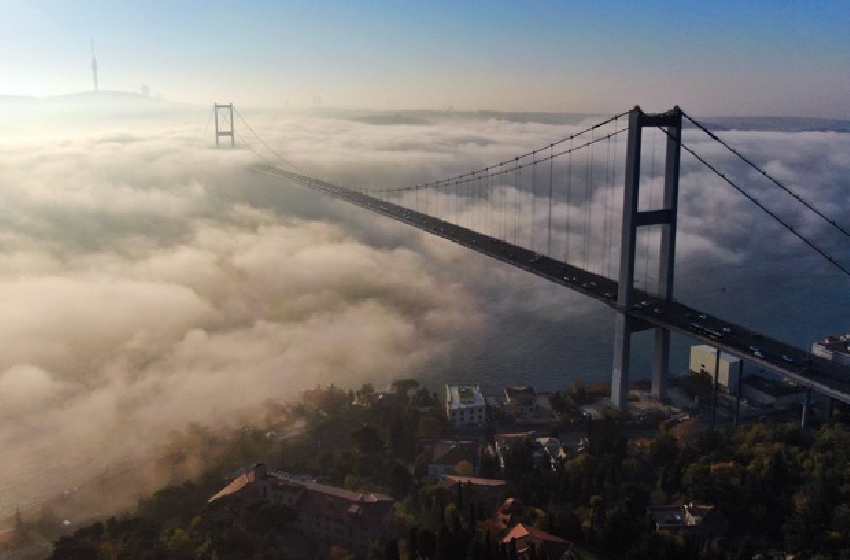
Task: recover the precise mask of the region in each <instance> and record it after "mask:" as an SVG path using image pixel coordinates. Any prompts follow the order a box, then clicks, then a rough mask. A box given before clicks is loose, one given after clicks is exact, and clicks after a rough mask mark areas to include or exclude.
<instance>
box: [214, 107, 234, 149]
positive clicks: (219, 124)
mask: <svg viewBox="0 0 850 560" xmlns="http://www.w3.org/2000/svg"><path fill="white" fill-rule="evenodd" d="M213 112H214V113H215V115H214V116H215V147H216V148H219V147H220V144H219V138H221V137H222V136H224V137H227V136H229V137H230V147H231V148H233V147H235V146H236V135H235V133H234V130H233V103H229V104H227V105H219V104H218V103H216V104H215V105H213ZM228 125H229V127H230V128H227V126H228Z"/></svg>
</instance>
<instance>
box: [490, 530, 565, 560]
mask: <svg viewBox="0 0 850 560" xmlns="http://www.w3.org/2000/svg"><path fill="white" fill-rule="evenodd" d="M514 539H516V541H517V543H516V545H517V552H518V553H519V554H520V555H522V556H527V553H526V551H527V549H528V546H529V544H534V545H535V546H537V547H542V548H543V549H544V550H545V552H546V557H547V558H549V560H557V559H558V558H560V557H561V556H562V555H563V554H564V552H566V551H567V550H568V549H569V548H570V543H569V542H567V541H565V540H564V539H562V538H560V537H556V536H555V535H551V534H549V533H547V532H546V531H540V530H539V529H535V528H533V527H526V526H525V525H523V524H522V523H519V524H517V526H516V527H514V528H513V529H511V531H510V533H508V535H507V536H506V537H505V538H504V539H502V542H503V543H505V544H510V542H511V541H512V540H514Z"/></svg>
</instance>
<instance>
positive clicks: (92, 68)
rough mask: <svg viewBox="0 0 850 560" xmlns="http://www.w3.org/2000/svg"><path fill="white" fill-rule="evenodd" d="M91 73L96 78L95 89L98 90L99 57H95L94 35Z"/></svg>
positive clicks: (92, 39)
mask: <svg viewBox="0 0 850 560" xmlns="http://www.w3.org/2000/svg"><path fill="white" fill-rule="evenodd" d="M91 73H92V77H93V78H94V90H95V91H97V59H96V58H95V57H94V37H92V38H91Z"/></svg>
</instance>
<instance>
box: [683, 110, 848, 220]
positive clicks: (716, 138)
mask: <svg viewBox="0 0 850 560" xmlns="http://www.w3.org/2000/svg"><path fill="white" fill-rule="evenodd" d="M682 116H683V117H685V118H686V119H688V120H689V121H690V122H691V124H693V125H694V126H695V127H697V128H698V129H700V130H702V131H703V132H704V133H706V134H707V135H708V136H709V137H710V138H711V139H712V140H714V141H715V142H718V143H719V144H720V145H721V146H723V147H724V148H726V149H727V150H729V151H730V152H732V153H733V154H735V155H736V156H738V158H739V159H740V160H741V161H743V162H744V163H746V164H747V165H749V166H750V167H752V168H753V169H754V170H755V171H756V172H758V173H759V174H760V175H762V176H763V177H764V178H766V179H767V180H768V181H770V182H771V183H773V184H774V185H776V186H777V187H779V188H780V189H782V190H783V191H785V192H786V193H788V194H790V195H791V196H792V197H794V198H795V199H797V201H798V202H800V203H801V204H802V205H803V206H805V207H806V208H808V209H809V210H811V211H812V212H814V213H815V214H817V215H818V216H819V217H820V218H822V219H823V220H825V221H826V222H827V223H829V224H830V225H832V226H833V227H834V228H835V229H837V230H838V231H840V232H841V233H843V234H844V235H846V236H848V237H850V231H848V230H846V229H844V228H843V227H841V226H840V225H839V224H838V223H836V221H835V220H833V219H832V218H829V217H828V216H826V215H824V214H823V213H822V212H821V211H820V210H818V209H817V208H815V207H814V206H812V205H811V204H810V203H808V202H806V201H805V200H803V198H802V197H800V195H798V194H797V193H795V192H794V191H792V190H791V189H790V188H788V187H786V186H785V185H783V184H782V183H780V182H779V180H777V179H776V178H774V177H773V176H772V175H770V174H768V173H767V172H766V171H765V170H763V169H762V168H761V167H759V166H757V165H756V164H755V163H753V162H752V160H750V159H748V158H747V157H746V156H745V155H743V154H742V153H740V152H739V151H738V150H736V149H735V148H733V147H732V146H730V145H729V144H728V143H726V142H725V141H723V140H721V139H720V137H719V136H717V135H716V134H714V133H713V132H711V131H710V130H709V129H708V128H706V126H705V125H703V124H702V123H700V122H698V121H697V120H696V119H694V118H693V117H691V116H690V115H688V114H687V113H685V112H684V111H682Z"/></svg>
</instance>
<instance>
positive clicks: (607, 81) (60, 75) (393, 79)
mask: <svg viewBox="0 0 850 560" xmlns="http://www.w3.org/2000/svg"><path fill="white" fill-rule="evenodd" d="M848 26H850V6H848V5H846V4H844V3H840V2H828V1H825V0H824V1H816V2H809V3H805V4H801V3H782V4H780V5H776V4H775V3H772V2H767V1H763V0H760V1H756V2H748V3H746V4H740V3H727V2H721V3H714V4H711V5H706V4H700V5H691V4H681V3H679V2H667V1H660V0H659V1H650V2H643V3H641V4H634V3H632V2H626V1H625V0H614V1H611V2H605V3H603V4H601V5H600V4H599V3H595V2H590V1H578V2H568V3H567V2H564V3H559V2H550V3H515V2H508V1H506V0H499V1H496V2H488V3H486V4H475V3H472V4H457V3H454V2H445V1H441V2H437V3H429V4H427V5H418V4H398V3H394V2H388V1H384V0H381V1H379V2H371V3H369V4H368V5H363V4H352V3H349V2H343V1H341V0H332V1H330V2H324V3H322V4H315V3H311V2H301V1H296V2H286V3H275V2H265V1H257V2H249V3H244V4H241V5H240V6H239V7H238V8H237V9H225V8H224V7H223V6H217V5H214V4H210V3H208V2H200V1H196V0H193V1H190V2H184V3H181V4H180V5H173V4H150V3H138V2H134V1H132V0H123V1H119V2H103V1H100V0H86V1H84V2H71V1H70V0H52V1H48V0H33V1H27V2H23V1H19V0H18V1H13V2H12V3H11V4H10V5H8V6H6V8H5V13H4V18H3V21H2V22H0V31H2V33H3V36H4V39H5V41H6V44H7V45H12V46H13V47H14V48H7V49H2V50H0V65H2V67H3V69H4V78H3V80H0V95H34V96H50V95H59V94H69V93H75V92H82V91H87V90H89V89H94V87H93V77H92V69H91V65H92V53H91V43H90V41H91V40H92V39H93V40H94V50H95V57H96V59H97V68H98V83H99V87H100V89H102V90H117V91H140V89H141V88H142V86H147V87H148V89H149V92H150V94H151V95H152V96H156V95H158V94H161V95H162V97H163V98H165V99H171V100H174V101H179V102H188V103H196V104H197V103H204V102H205V101H213V100H215V99H218V100H223V99H228V100H233V101H234V102H237V103H239V104H241V105H244V106H249V105H250V106H258V107H259V106H264V107H285V106H291V107H308V106H313V105H316V104H318V105H322V106H333V107H363V108H376V109H393V108H397V109H445V108H449V107H452V108H454V109H455V110H476V109H483V110H501V111H544V112H549V111H553V112H564V111H565V112H582V113H610V112H616V111H620V110H624V109H627V108H629V107H632V106H634V105H641V106H644V107H645V108H646V109H647V110H649V111H650V112H651V111H656V110H663V109H666V108H669V107H672V106H673V105H676V104H678V105H681V106H683V107H688V108H689V109H690V110H691V111H692V112H693V113H694V114H699V115H729V116H741V115H776V116H800V117H824V118H847V117H848V115H850V99H848V97H847V95H846V92H847V91H850V72H848V60H850V38H848V36H847V34H846V29H847V28H848Z"/></svg>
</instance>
